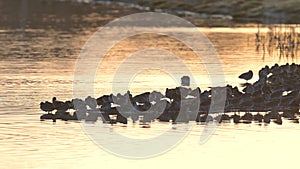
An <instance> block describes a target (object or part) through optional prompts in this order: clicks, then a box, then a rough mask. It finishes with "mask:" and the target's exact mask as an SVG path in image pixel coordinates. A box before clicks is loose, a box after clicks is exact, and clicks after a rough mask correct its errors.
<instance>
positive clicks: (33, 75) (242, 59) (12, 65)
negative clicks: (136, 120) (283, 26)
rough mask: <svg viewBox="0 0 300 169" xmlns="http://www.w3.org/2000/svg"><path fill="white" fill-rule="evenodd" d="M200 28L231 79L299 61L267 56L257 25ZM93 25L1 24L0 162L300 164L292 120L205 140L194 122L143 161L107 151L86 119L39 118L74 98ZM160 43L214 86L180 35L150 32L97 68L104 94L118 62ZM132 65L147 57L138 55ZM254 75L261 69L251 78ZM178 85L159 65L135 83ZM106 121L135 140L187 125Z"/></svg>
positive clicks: (221, 132) (227, 127) (139, 86)
mask: <svg viewBox="0 0 300 169" xmlns="http://www.w3.org/2000/svg"><path fill="white" fill-rule="evenodd" d="M200 29H201V30H202V31H203V32H204V33H205V34H206V35H207V36H208V38H209V39H210V40H211V42H212V43H213V45H214V47H215V48H216V50H217V52H218V54H219V57H220V61H221V63H222V66H223V70H224V74H225V80H226V83H228V84H232V85H239V83H241V82H243V81H242V80H239V79H238V78H237V77H238V75H239V74H241V73H243V72H246V71H248V70H249V69H251V70H253V72H256V74H257V72H258V70H259V69H260V68H261V67H263V66H264V65H273V64H274V63H282V64H284V63H286V62H296V63H299V61H298V60H297V59H295V60H290V59H289V60H288V59H282V60H279V58H278V57H276V56H267V55H266V56H265V57H264V58H263V53H262V52H257V51H255V32H256V28H200ZM93 31H95V29H94V28H87V29H85V31H78V30H77V31H64V30H58V29H46V28H45V29H43V28H41V29H30V28H23V29H1V30H0V41H1V44H2V45H1V46H0V58H1V60H0V68H1V71H0V128H1V130H0V154H1V159H0V168H87V167H93V168H100V167H101V168H124V167H125V168H129V167H130V168H154V167H161V166H165V167H172V168H185V167H187V166H190V167H202V166H203V167H213V168H219V167H226V168H227V167H231V168H256V167H257V166H258V164H259V167H269V168H283V167H288V168H296V167H297V164H296V161H297V160H298V157H297V155H296V153H297V152H298V151H299V147H298V146H297V145H298V144H297V143H298V140H299V138H298V133H299V132H300V127H299V125H298V124H292V123H289V122H288V121H287V120H284V122H283V125H282V126H277V125H275V124H270V125H259V124H255V123H252V124H239V125H235V124H232V123H229V124H221V125H220V126H219V127H218V129H217V130H216V132H215V133H214V134H213V135H212V137H211V138H210V139H209V140H208V141H207V142H206V143H205V144H202V145H199V144H198V142H199V138H200V133H201V131H202V130H203V127H204V126H202V125H195V126H194V127H193V129H192V130H191V132H190V133H189V135H188V136H187V137H186V139H184V140H183V141H182V142H180V144H178V145H177V146H175V148H174V149H171V150H170V151H168V152H166V153H164V154H162V155H159V156H155V157H152V158H148V159H143V160H134V159H127V158H121V157H118V156H115V155H113V154H111V153H109V152H106V151H104V150H103V149H101V148H99V147H98V146H97V145H96V144H94V143H93V142H92V141H91V140H90V138H89V137H88V136H87V135H86V134H85V132H84V130H83V129H82V126H81V124H80V123H79V122H64V121H57V122H56V123H55V124H53V123H52V122H51V121H39V116H40V115H41V114H42V113H43V112H42V111H41V110H39V103H40V102H41V101H45V100H50V99H51V98H52V97H53V96H56V97H57V98H58V99H60V100H67V99H71V98H72V97H73V96H72V94H73V93H72V92H73V91H72V83H73V76H74V74H73V72H74V66H75V63H76V59H77V56H78V54H79V52H80V50H81V47H82V46H83V45H84V43H85V41H86V40H87V39H88V38H89V37H90V36H91V35H92V33H93ZM156 46H159V47H161V48H163V49H170V51H172V52H174V53H175V54H178V55H182V60H184V61H185V62H186V63H188V65H189V66H190V67H191V69H192V70H194V73H195V78H196V79H197V80H198V81H199V82H200V83H199V86H200V87H201V89H207V87H208V86H210V82H209V81H208V80H207V77H208V75H207V72H206V70H205V68H204V65H203V63H201V62H198V60H197V62H196V60H194V59H193V57H191V56H192V53H191V51H190V50H188V49H186V48H184V46H183V45H182V44H181V43H179V42H178V41H176V40H174V39H170V38H168V37H163V36H158V35H153V34H145V35H140V36H135V37H132V38H129V39H126V40H124V41H122V42H121V43H119V44H117V45H116V46H115V47H114V48H113V49H112V50H111V51H110V53H109V54H108V57H107V60H105V63H106V64H104V65H103V66H104V67H105V66H107V68H106V69H101V68H99V69H98V72H97V76H96V81H95V86H96V87H95V93H96V94H97V96H101V95H103V94H109V93H110V92H111V88H110V87H111V81H110V80H109V79H111V78H112V75H114V73H115V71H114V70H115V69H114V66H115V64H116V63H119V62H120V61H121V59H122V58H124V56H126V55H128V54H130V53H131V52H132V51H135V50H137V49H140V48H141V47H156ZM146 59H148V60H147V61H148V62H151V61H152V60H151V59H152V58H146ZM132 64H133V65H135V64H141V63H139V62H138V60H137V61H136V62H134V63H132ZM170 66H174V65H170ZM103 71H104V72H103ZM216 73H219V72H216ZM203 79H204V80H203ZM255 80H257V75H256V76H254V78H253V80H252V82H253V81H255ZM158 82H159V83H158ZM176 85H178V84H177V83H176V82H175V81H174V79H172V78H170V76H168V75H167V74H166V73H164V72H162V71H160V70H157V69H154V70H146V71H142V72H140V73H139V74H137V75H136V76H135V78H134V79H133V80H132V84H131V85H130V87H129V88H130V90H131V91H132V93H133V94H137V93H140V92H143V91H151V90H158V91H161V92H164V89H165V88H166V87H175V86H176ZM91 125H93V124H91ZM106 127H107V128H109V129H110V130H113V131H116V132H120V133H122V134H123V135H126V136H128V137H133V138H136V137H138V138H149V137H153V136H156V135H158V134H160V133H162V132H164V131H165V130H167V129H171V130H172V131H173V133H174V134H176V132H185V129H184V128H181V127H178V126H172V125H171V124H165V123H159V122H157V123H152V124H151V128H141V126H139V125H138V124H136V125H133V124H129V125H128V126H127V127H123V126H122V125H115V126H110V125H108V126H106ZM103 139H105V138H103ZM114 141H116V140H114ZM117 141H122V140H117ZM136 151H138V150H136Z"/></svg>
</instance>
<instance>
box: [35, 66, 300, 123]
mask: <svg viewBox="0 0 300 169" xmlns="http://www.w3.org/2000/svg"><path fill="white" fill-rule="evenodd" d="M258 76H259V79H258V80H257V81H256V82H254V83H248V80H250V79H251V78H252V77H253V72H252V71H251V70H250V71H249V72H246V73H243V74H241V75H240V76H239V78H240V79H244V80H246V83H244V84H243V89H242V90H241V91H240V90H239V89H238V87H236V86H235V87H233V86H231V85H227V86H224V87H212V88H210V89H209V90H204V91H201V89H200V88H199V87H197V88H196V89H190V88H188V87H183V86H181V87H176V88H174V89H168V88H167V89H166V91H165V94H162V93H161V92H157V91H153V92H145V93H142V94H139V95H136V96H133V95H132V94H131V93H130V91H127V93H125V94H120V93H119V94H117V95H114V94H110V95H103V96H101V97H99V98H93V97H91V96H88V97H87V98H85V99H84V100H83V99H78V98H76V99H72V100H70V101H58V100H57V99H56V97H53V99H52V102H49V101H46V102H41V103H40V108H41V110H43V111H45V112H46V113H45V114H43V115H42V116H41V117H40V119H41V120H45V119H51V120H53V122H55V121H56V119H62V120H85V121H97V120H98V119H101V120H102V121H103V123H110V124H115V123H122V124H127V123H128V120H130V119H131V121H132V122H133V123H135V122H137V121H138V122H141V123H142V124H148V125H149V124H150V123H151V122H153V121H160V122H172V123H187V122H189V121H196V122H199V123H209V122H218V123H221V122H233V123H252V122H253V121H254V122H258V123H266V124H268V123H271V122H274V123H276V124H282V123H283V121H282V118H286V119H288V120H290V121H291V122H293V123H299V119H298V114H299V108H300V65H299V64H295V63H292V64H288V63H287V64H285V65H280V66H279V65H278V64H275V65H273V66H272V67H269V66H265V67H263V68H262V69H261V70H259V72H258ZM216 89H223V90H224V91H226V92H224V93H218V91H220V90H216ZM218 94H219V95H220V94H225V95H226V97H224V98H225V99H224V105H223V107H222V109H221V110H218V111H216V109H214V108H213V107H212V106H211V105H212V104H213V102H215V101H216V100H214V99H213V96H214V95H218ZM53 112H54V113H53Z"/></svg>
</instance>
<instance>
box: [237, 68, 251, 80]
mask: <svg viewBox="0 0 300 169" xmlns="http://www.w3.org/2000/svg"><path fill="white" fill-rule="evenodd" d="M252 77H253V72H252V70H249V71H248V72H246V73H242V74H241V75H240V76H239V78H240V79H244V80H246V81H248V80H250V79H252Z"/></svg>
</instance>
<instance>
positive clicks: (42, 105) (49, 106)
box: [40, 101, 55, 114]
mask: <svg viewBox="0 0 300 169" xmlns="http://www.w3.org/2000/svg"><path fill="white" fill-rule="evenodd" d="M40 108H41V110H43V111H45V112H48V114H49V113H50V112H52V111H53V110H54V109H55V107H54V105H53V104H52V103H50V102H48V101H46V102H45V103H44V102H41V103H40Z"/></svg>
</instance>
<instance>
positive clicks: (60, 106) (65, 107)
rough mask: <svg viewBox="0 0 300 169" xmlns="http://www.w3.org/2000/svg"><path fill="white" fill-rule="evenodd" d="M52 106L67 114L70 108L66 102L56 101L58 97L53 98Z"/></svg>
mask: <svg viewBox="0 0 300 169" xmlns="http://www.w3.org/2000/svg"><path fill="white" fill-rule="evenodd" d="M52 104H53V105H54V108H55V109H56V110H57V112H66V111H67V110H68V109H69V108H70V107H69V104H68V103H66V102H62V101H58V100H56V97H53V98H52Z"/></svg>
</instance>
